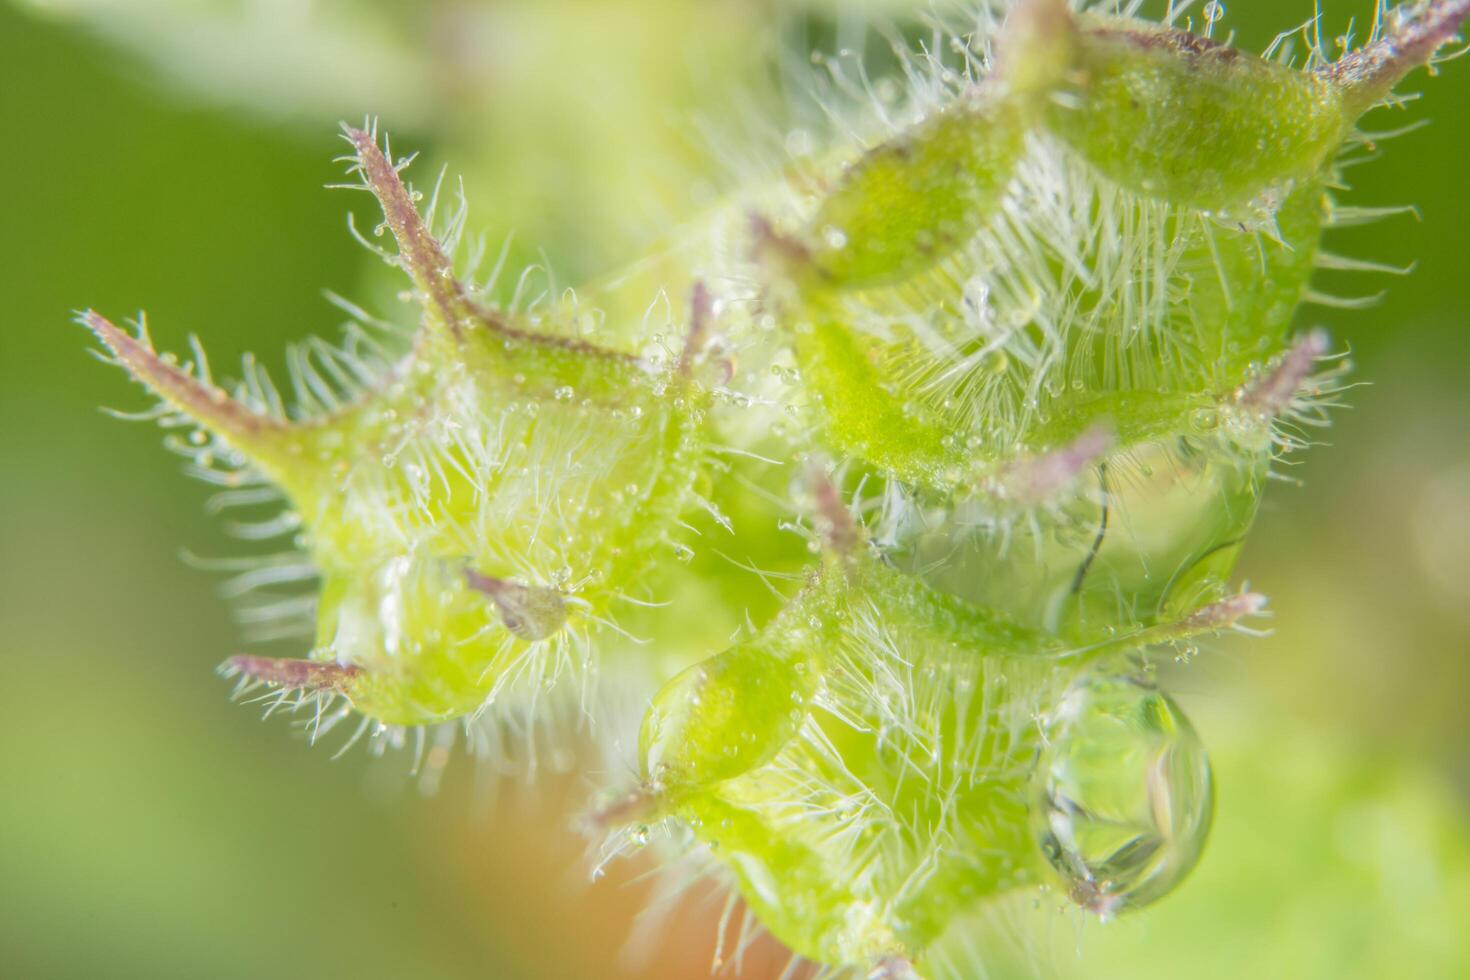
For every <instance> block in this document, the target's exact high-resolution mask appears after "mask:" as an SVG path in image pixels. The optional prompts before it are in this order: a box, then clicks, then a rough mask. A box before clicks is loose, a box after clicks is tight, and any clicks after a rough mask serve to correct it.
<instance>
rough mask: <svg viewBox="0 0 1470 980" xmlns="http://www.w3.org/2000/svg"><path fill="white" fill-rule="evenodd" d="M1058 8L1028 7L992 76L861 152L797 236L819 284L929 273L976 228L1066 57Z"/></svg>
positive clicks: (1063, 19) (861, 284)
mask: <svg viewBox="0 0 1470 980" xmlns="http://www.w3.org/2000/svg"><path fill="white" fill-rule="evenodd" d="M1067 16H1068V15H1067V12H1066V5H1065V4H1064V3H1060V2H1058V0H1030V2H1027V3H1023V4H1021V5H1020V6H1018V8H1017V9H1016V10H1015V11H1013V12H1012V15H1011V18H1010V20H1009V21H1008V23H1007V27H1006V31H1005V33H1004V34H1003V36H1002V37H1001V38H1000V39H999V40H998V41H997V48H998V54H997V57H998V58H999V59H1000V60H1001V62H1002V69H1001V71H1000V72H998V74H997V75H996V76H994V77H992V78H989V79H987V80H986V83H985V84H984V85H981V86H979V87H977V88H976V89H975V90H973V91H971V92H967V93H965V94H964V95H962V96H961V97H960V98H958V99H957V100H956V101H955V102H954V103H953V104H951V105H948V106H946V107H944V108H942V109H940V110H939V111H937V112H935V113H933V114H932V115H930V116H928V117H926V118H924V119H922V120H920V121H919V122H918V123H916V124H915V125H913V126H912V127H910V128H909V129H907V130H906V131H904V132H901V133H898V134H896V135H894V136H892V137H890V138H888V139H886V140H884V141H883V142H881V143H879V144H878V145H877V146H875V147H873V148H872V149H870V150H868V152H867V153H865V154H864V155H863V156H862V157H861V158H860V159H859V160H858V161H857V162H856V163H854V164H852V165H851V166H850V167H849V168H848V169H847V170H846V171H845V172H844V173H843V174H842V175H841V177H840V178H839V179H838V181H837V184H836V186H835V187H834V188H833V189H832V191H831V192H830V193H829V194H827V196H826V197H825V198H824V199H823V200H822V203H821V206H820V207H819V208H818V209H817V212H816V214H815V216H814V217H813V218H812V219H811V221H810V223H809V225H808V231H807V233H806V235H805V236H804V239H805V242H806V246H807V248H808V250H809V252H810V261H811V263H812V265H813V266H814V267H815V270H816V273H817V274H818V276H819V277H820V278H821V280H822V283H823V284H824V285H830V286H832V287H835V288H839V289H852V288H866V287H871V286H876V285H882V284H885V283H892V282H898V281H901V280H904V279H907V278H909V277H910V276H912V275H914V274H915V273H917V272H921V271H923V270H925V269H928V268H930V267H931V266H933V265H934V264H935V263H936V262H938V261H939V260H941V259H943V258H945V257H946V256H948V255H950V254H951V253H953V252H954V251H956V250H957V249H959V248H960V247H961V246H962V245H964V243H965V242H967V241H968V240H969V239H970V238H971V237H972V236H973V235H974V234H975V232H976V231H977V230H978V229H979V228H980V226H981V225H982V224H984V223H985V222H986V221H987V220H988V219H989V217H990V215H991V213H992V212H993V211H994V210H995V207H996V205H997V204H998V203H999V200H1000V197H1001V195H1002V193H1003V192H1004V191H1005V189H1006V185H1007V184H1009V183H1010V180H1011V174H1012V171H1013V170H1014V168H1015V164H1016V161H1017V160H1018V159H1019V158H1020V155H1021V153H1022V151H1023V150H1024V148H1025V144H1026V134H1027V132H1028V131H1029V130H1030V129H1031V126H1032V125H1033V123H1034V121H1035V120H1036V119H1037V118H1038V117H1039V115H1040V112H1041V105H1042V103H1043V101H1044V100H1046V98H1047V97H1048V96H1049V94H1050V90H1051V88H1052V87H1053V86H1055V85H1056V84H1057V83H1058V82H1059V81H1060V79H1061V77H1062V75H1063V72H1064V71H1065V70H1066V67H1067V65H1068V64H1069V60H1070V57H1071V54H1072V53H1071V50H1070V48H1071V42H1072V39H1071V36H1070V32H1069V31H1068V30H1067V29H1066V25H1067V24H1068V21H1067Z"/></svg>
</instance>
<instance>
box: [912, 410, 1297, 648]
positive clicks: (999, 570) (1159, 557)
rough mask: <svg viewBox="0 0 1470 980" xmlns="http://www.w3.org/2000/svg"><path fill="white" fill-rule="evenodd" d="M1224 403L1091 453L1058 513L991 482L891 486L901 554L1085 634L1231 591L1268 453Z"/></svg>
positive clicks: (947, 580) (1149, 619)
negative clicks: (1017, 503) (926, 490)
mask: <svg viewBox="0 0 1470 980" xmlns="http://www.w3.org/2000/svg"><path fill="white" fill-rule="evenodd" d="M1211 411H1214V413H1215V414H1214V416H1213V417H1212V418H1201V419H1200V420H1199V421H1198V423H1197V424H1198V425H1199V426H1200V427H1201V431H1199V432H1197V433H1192V434H1190V435H1188V436H1183V437H1180V438H1178V439H1176V440H1171V441H1170V442H1167V443H1151V444H1147V445H1144V446H1140V447H1135V449H1134V450H1133V451H1132V452H1130V453H1129V454H1128V455H1127V456H1126V457H1123V458H1119V459H1116V460H1115V461H1113V462H1111V463H1108V464H1098V463H1097V461H1096V459H1092V460H1086V461H1085V464H1086V465H1085V467H1084V468H1082V469H1081V470H1079V471H1077V472H1075V473H1074V474H1073V476H1074V477H1075V479H1076V480H1077V481H1078V483H1079V484H1080V486H1079V487H1078V489H1077V490H1076V491H1075V492H1073V493H1071V494H1069V495H1065V496H1061V497H1060V499H1063V500H1065V503H1063V504H1061V505H1059V506H1057V507H1055V508H1053V509H1051V510H1048V511H1046V512H1045V515H1046V519H1045V520H1035V521H1028V520H1018V519H1017V517H1016V516H1015V513H1014V512H1013V511H1012V510H1010V509H1009V508H1007V507H1005V506H1004V505H1003V504H997V502H996V501H995V500H994V499H993V498H992V497H990V496H977V497H971V498H967V499H964V500H960V501H953V500H949V499H946V498H943V497H937V498H936V497H934V496H932V495H925V494H913V495H910V496H907V497H902V498H899V497H895V498H892V500H891V503H890V509H889V511H888V512H887V513H886V514H885V515H884V521H885V525H886V526H887V527H888V529H889V537H890V540H891V541H892V542H893V544H892V547H891V548H890V550H889V551H888V555H889V558H890V559H891V560H892V561H894V562H895V564H897V565H898V566H899V567H901V568H905V569H908V570H910V571H912V572H913V573H914V574H917V575H920V576H922V577H923V578H924V580H925V581H926V582H928V583H929V584H930V585H932V586H933V587H935V588H937V589H939V590H941V591H943V592H946V593H949V594H952V595H955V596H958V597H960V598H962V599H964V600H965V601H967V602H971V603H975V604H977V605H981V606H986V607H990V608H997V609H1005V610H1007V611H1009V612H1010V614H1011V615H1012V616H1015V617H1017V619H1018V620H1019V621H1021V622H1023V623H1026V624H1027V625H1029V626H1032V627H1035V628H1037V629H1044V630H1048V631H1055V632H1058V633H1060V634H1063V635H1066V636H1069V637H1071V638H1072V639H1074V640H1076V641H1077V642H1089V641H1094V640H1098V639H1101V638H1104V637H1106V636H1110V635H1115V634H1116V633H1117V632H1119V631H1122V630H1127V629H1132V628H1138V627H1144V626H1148V625H1151V624H1156V623H1160V622H1169V621H1172V620H1175V619H1177V618H1179V617H1180V616H1182V615H1184V614H1186V613H1187V612H1188V611H1189V610H1191V609H1194V608H1196V607H1198V606H1200V605H1202V604H1205V603H1209V602H1214V601H1216V600H1218V599H1220V598H1221V597H1222V596H1224V595H1225V594H1226V593H1227V591H1228V587H1229V582H1230V578H1231V574H1232V572H1233V569H1234V564H1235V559H1236V557H1237V555H1238V554H1239V551H1240V544H1241V542H1242V541H1243V540H1244V537H1245V534H1246V532H1247V531H1248V530H1249V528H1250V526H1251V523H1252V521H1253V520H1254V517H1255V513H1256V507H1257V503H1258V501H1259V497H1260V493H1261V491H1262V489H1263V486H1264V482H1265V476H1266V468H1267V464H1268V462H1269V454H1268V453H1267V452H1265V451H1264V449H1265V447H1264V446H1257V447H1252V448H1251V449H1249V450H1245V449H1242V447H1240V446H1239V445H1238V444H1237V443H1236V442H1235V441H1234V440H1233V439H1232V438H1230V437H1229V436H1227V435H1226V434H1225V433H1224V423H1223V422H1221V421H1220V418H1221V415H1222V412H1221V411H1220V410H1211ZM1206 426H1208V428H1206ZM1253 431H1254V430H1253ZM1067 462H1076V461H1072V460H1069V461H1067ZM1033 465H1037V464H1033ZM1039 465H1041V466H1042V467H1043V468H1044V469H1046V470H1048V471H1052V472H1054V471H1055V468H1056V467H1057V466H1059V465H1061V464H1059V463H1056V462H1049V461H1047V460H1045V459H1044V458H1043V460H1042V461H1041V462H1040V464H1039ZM1033 479H1034V478H1033Z"/></svg>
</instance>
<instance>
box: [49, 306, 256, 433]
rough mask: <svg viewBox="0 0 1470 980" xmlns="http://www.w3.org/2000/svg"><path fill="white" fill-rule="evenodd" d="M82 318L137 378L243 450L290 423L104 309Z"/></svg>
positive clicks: (85, 314)
mask: <svg viewBox="0 0 1470 980" xmlns="http://www.w3.org/2000/svg"><path fill="white" fill-rule="evenodd" d="M78 319H79V322H80V323H81V324H82V325H83V326H85V327H86V328H87V329H88V330H91V331H92V333H93V334H95V335H96V337H97V339H98V340H100V341H101V342H102V344H103V346H105V347H106V348H107V349H108V350H109V351H111V352H112V354H113V356H114V357H116V358H117V359H118V361H119V362H121V363H122V365H123V366H124V367H125V368H126V369H127V371H128V373H129V374H131V375H132V376H133V378H134V379H135V380H137V381H138V382H139V383H140V384H142V385H144V386H146V387H147V388H149V389H151V390H152V391H153V392H154V393H155V394H157V395H158V396H159V397H161V398H163V399H164V400H165V401H167V402H168V403H169V404H170V405H172V406H173V407H174V408H176V409H178V410H179V411H181V412H183V413H184V414H185V415H188V416H189V417H190V418H192V419H194V420H195V421H197V422H199V423H200V424H201V425H205V426H208V427H209V428H211V429H214V430H215V431H216V432H218V433H219V434H220V435H222V436H224V437H225V439H226V440H232V441H235V442H236V443H243V445H238V446H237V448H239V449H241V450H242V451H247V452H248V451H249V450H250V449H252V448H254V447H253V446H252V445H251V442H252V437H254V436H258V435H260V434H261V433H264V432H267V431H272V430H281V429H284V428H285V423H284V422H282V421H281V420H280V419H276V418H273V417H272V416H269V415H263V414H261V413H259V412H255V411H252V410H251V409H249V408H246V407H245V406H244V405H241V404H240V403H239V402H237V401H235V400H234V399H232V398H231V397H230V396H229V395H228V394H226V393H225V392H224V391H223V390H221V389H219V388H217V387H215V386H214V385H210V384H206V383H204V382H203V381H200V380H199V379H198V378H196V377H194V376H193V375H192V374H190V373H189V372H187V371H185V370H184V369H183V368H181V367H179V366H178V365H176V364H171V363H169V362H168V361H166V360H164V359H163V358H162V357H160V356H159V355H158V353H157V352H156V351H154V349H153V348H152V346H150V345H149V344H147V343H146V342H144V341H143V340H141V339H139V338H137V337H134V336H132V335H131V334H129V333H128V332H127V331H125V330H122V329H120V328H118V327H117V326H116V325H115V324H113V323H112V322H111V321H109V320H108V319H107V318H106V317H104V316H102V315H101V314H99V313H96V312H95V311H93V310H88V311H86V312H85V313H83V314H82V315H81V316H80V317H79V318H78Z"/></svg>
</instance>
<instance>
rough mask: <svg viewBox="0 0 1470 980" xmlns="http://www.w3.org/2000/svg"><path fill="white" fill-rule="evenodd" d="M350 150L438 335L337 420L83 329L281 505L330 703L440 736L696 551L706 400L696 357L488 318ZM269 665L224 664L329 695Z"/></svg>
mask: <svg viewBox="0 0 1470 980" xmlns="http://www.w3.org/2000/svg"><path fill="white" fill-rule="evenodd" d="M348 137H349V140H350V141H351V142H352V144H353V146H354V149H355V150H356V158H355V166H356V168H357V170H358V171H359V172H360V174H361V175H362V177H363V180H364V184H365V186H366V187H367V189H369V190H371V191H372V192H373V194H374V195H375V196H376V197H377V198H378V200H379V202H380V203H381V204H382V207H383V212H384V217H385V225H386V226H387V228H388V229H391V231H392V232H393V235H394V237H395V239H396V240H397V242H398V246H399V251H398V254H397V256H396V257H395V261H396V262H397V263H398V264H399V265H401V266H402V267H403V268H404V270H405V271H406V272H407V273H408V275H409V276H410V278H411V279H412V281H413V283H414V284H415V286H416V292H417V293H418V296H419V298H420V300H421V302H422V304H423V324H422V327H421V328H420V330H419V333H418V335H417V337H416V338H415V341H414V345H413V350H412V352H411V353H410V354H409V355H408V356H407V357H406V358H403V359H401V360H399V361H397V362H396V363H392V364H389V365H387V366H385V367H384V368H383V370H382V372H381V373H380V374H379V375H378V376H377V377H375V378H372V379H371V380H370V381H365V382H364V383H363V384H362V386H361V387H360V388H358V389H357V390H355V391H353V392H351V393H350V397H346V398H344V399H341V402H342V404H340V406H339V407H336V408H335V409H334V410H332V411H330V412H328V413H325V414H321V415H318V416H314V417H310V418H307V419H304V420H301V421H295V422H289V421H287V420H285V419H283V418H281V417H280V416H279V415H278V414H275V413H273V412H271V411H270V410H268V408H267V406H265V405H252V404H248V403H242V402H240V401H238V400H235V399H232V398H230V397H228V396H227V395H226V394H225V393H224V392H223V391H221V390H220V389H218V388H215V387H214V386H213V385H212V384H210V383H209V382H208V380H207V379H205V378H199V377H194V376H193V375H191V374H189V373H188V372H186V371H184V370H183V369H181V368H179V367H177V366H175V365H172V364H170V363H169V362H168V361H166V360H165V359H163V358H160V357H158V356H157V355H155V354H154V353H153V351H152V349H151V347H150V346H148V344H147V343H146V339H145V338H133V337H130V336H129V335H127V334H125V333H123V332H122V331H120V330H118V329H117V328H115V327H113V326H112V325H111V324H109V323H107V322H106V321H105V320H102V318H100V317H98V316H96V315H95V314H89V315H88V317H87V323H88V325H89V326H91V327H92V328H93V329H94V330H95V331H96V332H97V334H98V336H99V337H100V338H101V340H102V341H103V343H104V344H106V345H107V346H108V347H109V348H110V349H111V350H112V352H113V353H114V355H115V356H116V357H117V358H118V360H119V361H121V362H122V363H123V364H124V365H125V366H126V367H127V368H128V369H129V370H130V371H131V372H132V373H133V375H134V376H135V377H136V378H137V379H138V380H140V381H142V382H143V383H144V384H146V385H147V386H148V387H150V388H151V389H152V390H153V391H154V393H155V394H157V395H158V396H159V397H160V398H161V399H162V400H163V401H164V402H165V403H166V405H167V406H168V408H170V409H172V410H173V411H175V412H177V413H178V414H179V415H181V416H183V417H184V418H185V419H187V420H188V421H190V422H191V423H193V424H197V425H202V426H204V427H205V428H206V429H208V430H210V431H212V432H214V433H215V434H216V436H217V438H219V439H221V440H222V441H223V442H224V444H225V445H226V446H227V447H229V449H231V450H232V451H234V452H237V453H238V454H240V455H241V456H243V457H244V458H245V460H247V461H248V463H247V465H249V466H253V467H255V468H257V469H258V470H259V471H260V472H261V473H263V474H264V475H265V476H266V477H267V478H268V479H270V480H271V481H272V482H274V483H275V484H277V485H278V486H279V487H280V488H281V489H282V490H283V491H284V492H285V494H286V496H287V498H288V499H289V502H290V505H291V508H292V512H293V513H294V514H296V515H298V517H299V520H298V521H297V522H296V525H297V527H296V531H297V533H298V534H299V540H300V543H301V546H302V547H303V548H304V550H305V554H304V555H303V556H302V561H303V562H309V567H311V568H312V569H314V571H315V572H316V574H317V575H319V576H320V579H321V582H322V593H321V596H320V599H319V601H318V603H317V605H318V622H317V631H316V644H315V646H314V647H313V649H312V651H311V658H312V660H313V661H316V662H320V663H323V664H331V665H337V666H338V667H341V668H344V669H345V668H351V672H350V675H347V676H345V677H344V678H343V679H342V680H341V682H340V683H336V684H334V685H332V687H331V691H332V693H336V694H342V695H345V696H346V698H347V699H348V700H349V701H350V702H351V703H352V705H353V706H354V707H355V708H356V709H357V710H359V711H360V712H362V713H363V714H364V715H366V716H367V717H370V718H373V719H376V720H377V721H379V722H383V723H386V724H391V725H418V724H426V723H433V722H441V721H446V720H450V719H454V718H459V717H463V716H466V715H469V714H472V713H474V712H476V711H478V710H479V709H480V708H482V707H483V706H485V705H486V704H487V703H489V702H491V701H494V700H496V699H497V698H499V697H501V696H503V695H506V694H508V693H509V694H514V695H515V696H517V697H532V698H534V697H535V696H537V695H536V692H539V691H541V690H542V689H543V688H545V687H548V686H550V685H552V684H553V683H554V682H555V680H556V679H557V677H558V676H559V675H560V674H561V673H562V672H564V671H565V670H567V669H569V668H581V667H583V666H584V665H586V664H587V663H588V662H590V661H591V659H592V649H591V646H590V643H591V641H590V637H591V636H592V635H593V634H595V633H597V632H598V631H599V630H600V629H601V627H602V626H604V625H605V624H609V623H611V622H613V621H614V620H615V619H616V617H617V614H618V612H617V609H616V605H617V603H618V602H619V601H620V600H621V599H622V598H623V597H624V596H626V595H628V594H630V593H638V592H640V591H641V587H640V580H641V578H642V577H643V576H644V575H645V573H646V572H647V570H648V569H649V567H650V566H651V565H653V564H654V562H655V560H656V559H655V556H657V555H659V554H663V553H667V552H670V551H671V550H672V549H673V548H675V547H683V545H681V544H680V543H679V542H678V541H677V537H676V534H677V531H678V525H677V522H678V517H679V514H680V512H681V511H682V510H683V509H684V507H685V506H686V505H687V503H688V502H689V501H690V499H691V492H692V487H693V484H694V475H695V472H696V470H697V468H698V467H699V465H700V464H701V461H702V459H703V445H704V444H703V439H704V435H703V432H704V426H705V422H704V418H705V409H706V405H707V402H708V392H707V388H706V387H705V386H704V385H703V383H702V382H700V381H698V380H697V379H696V377H695V371H696V369H697V368H698V365H697V364H696V361H697V360H698V359H697V358H696V357H695V356H694V355H695V354H696V353H697V352H696V351H689V352H686V356H685V357H682V358H680V360H679V362H678V363H677V364H675V365H674V366H673V370H672V371H668V370H665V369H662V368H655V367H653V366H651V365H649V364H646V363H644V362H643V361H642V360H641V359H640V358H638V357H635V356H633V355H630V354H625V353H621V352H618V351H615V350H611V349H605V348H601V347H598V346H595V345H593V344H591V343H588V342H586V341H584V340H581V339H579V338H576V337H575V336H572V335H570V334H557V333H554V332H550V331H548V329H547V328H546V327H534V326H533V325H532V324H530V323H526V322H522V321H521V320H519V319H518V318H515V317H512V316H510V315H509V314H503V313H500V312H497V311H492V310H489V309H486V308H485V307H483V306H482V305H481V304H480V302H479V301H478V300H477V299H475V298H474V297H473V296H472V295H471V294H470V292H469V291H468V289H467V288H466V287H465V286H464V285H463V284H462V283H461V282H460V281H459V280H458V279H456V278H455V276H454V274H453V269H452V267H451V264H450V261H449V259H448V257H447V255H446V254H445V252H444V251H443V250H442V249H441V247H440V245H439V243H438V241H437V240H436V239H435V238H434V236H433V235H432V234H431V233H430V231H429V229H428V228H427V226H426V225H425V224H424V222H423V221H422V220H421V219H420V217H419V214H418V212H417V209H416V207H415V206H414V203H413V200H412V198H411V196H410V193H409V192H408V190H407V189H406V188H405V186H404V185H403V183H402V182H401V180H400V179H399V177H398V173H397V168H396V167H395V166H394V165H393V164H391V163H390V161H389V160H388V158H387V157H386V156H385V155H384V154H383V152H382V151H381V150H380V149H379V148H378V146H377V145H376V143H375V142H374V139H373V137H372V136H371V135H370V134H368V133H365V132H362V131H359V130H350V131H349V132H348ZM696 319H697V318H696ZM553 328H554V325H553ZM309 383H311V384H316V385H317V387H320V386H321V385H322V383H323V382H322V379H321V378H320V377H316V378H314V380H313V381H312V382H309ZM262 663H265V662H264V661H259V660H258V659H256V658H248V657H247V658H237V659H236V660H234V661H231V663H230V665H229V669H230V670H231V672H234V673H241V674H244V675H245V676H246V677H254V678H255V679H257V680H262V681H265V682H267V683H272V684H277V685H282V686H286V687H294V688H295V689H298V690H320V689H321V687H320V686H319V685H313V684H307V683H299V684H297V683H292V681H293V680H295V679H299V678H297V675H295V674H292V673H291V672H290V671H288V670H287V671H283V670H282V669H279V668H277V667H274V666H273V667H271V668H270V670H267V671H265V672H264V673H258V674H257V673H253V669H254V668H255V667H258V666H259V665H260V664H262ZM301 676H302V677H304V676H305V675H301Z"/></svg>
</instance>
